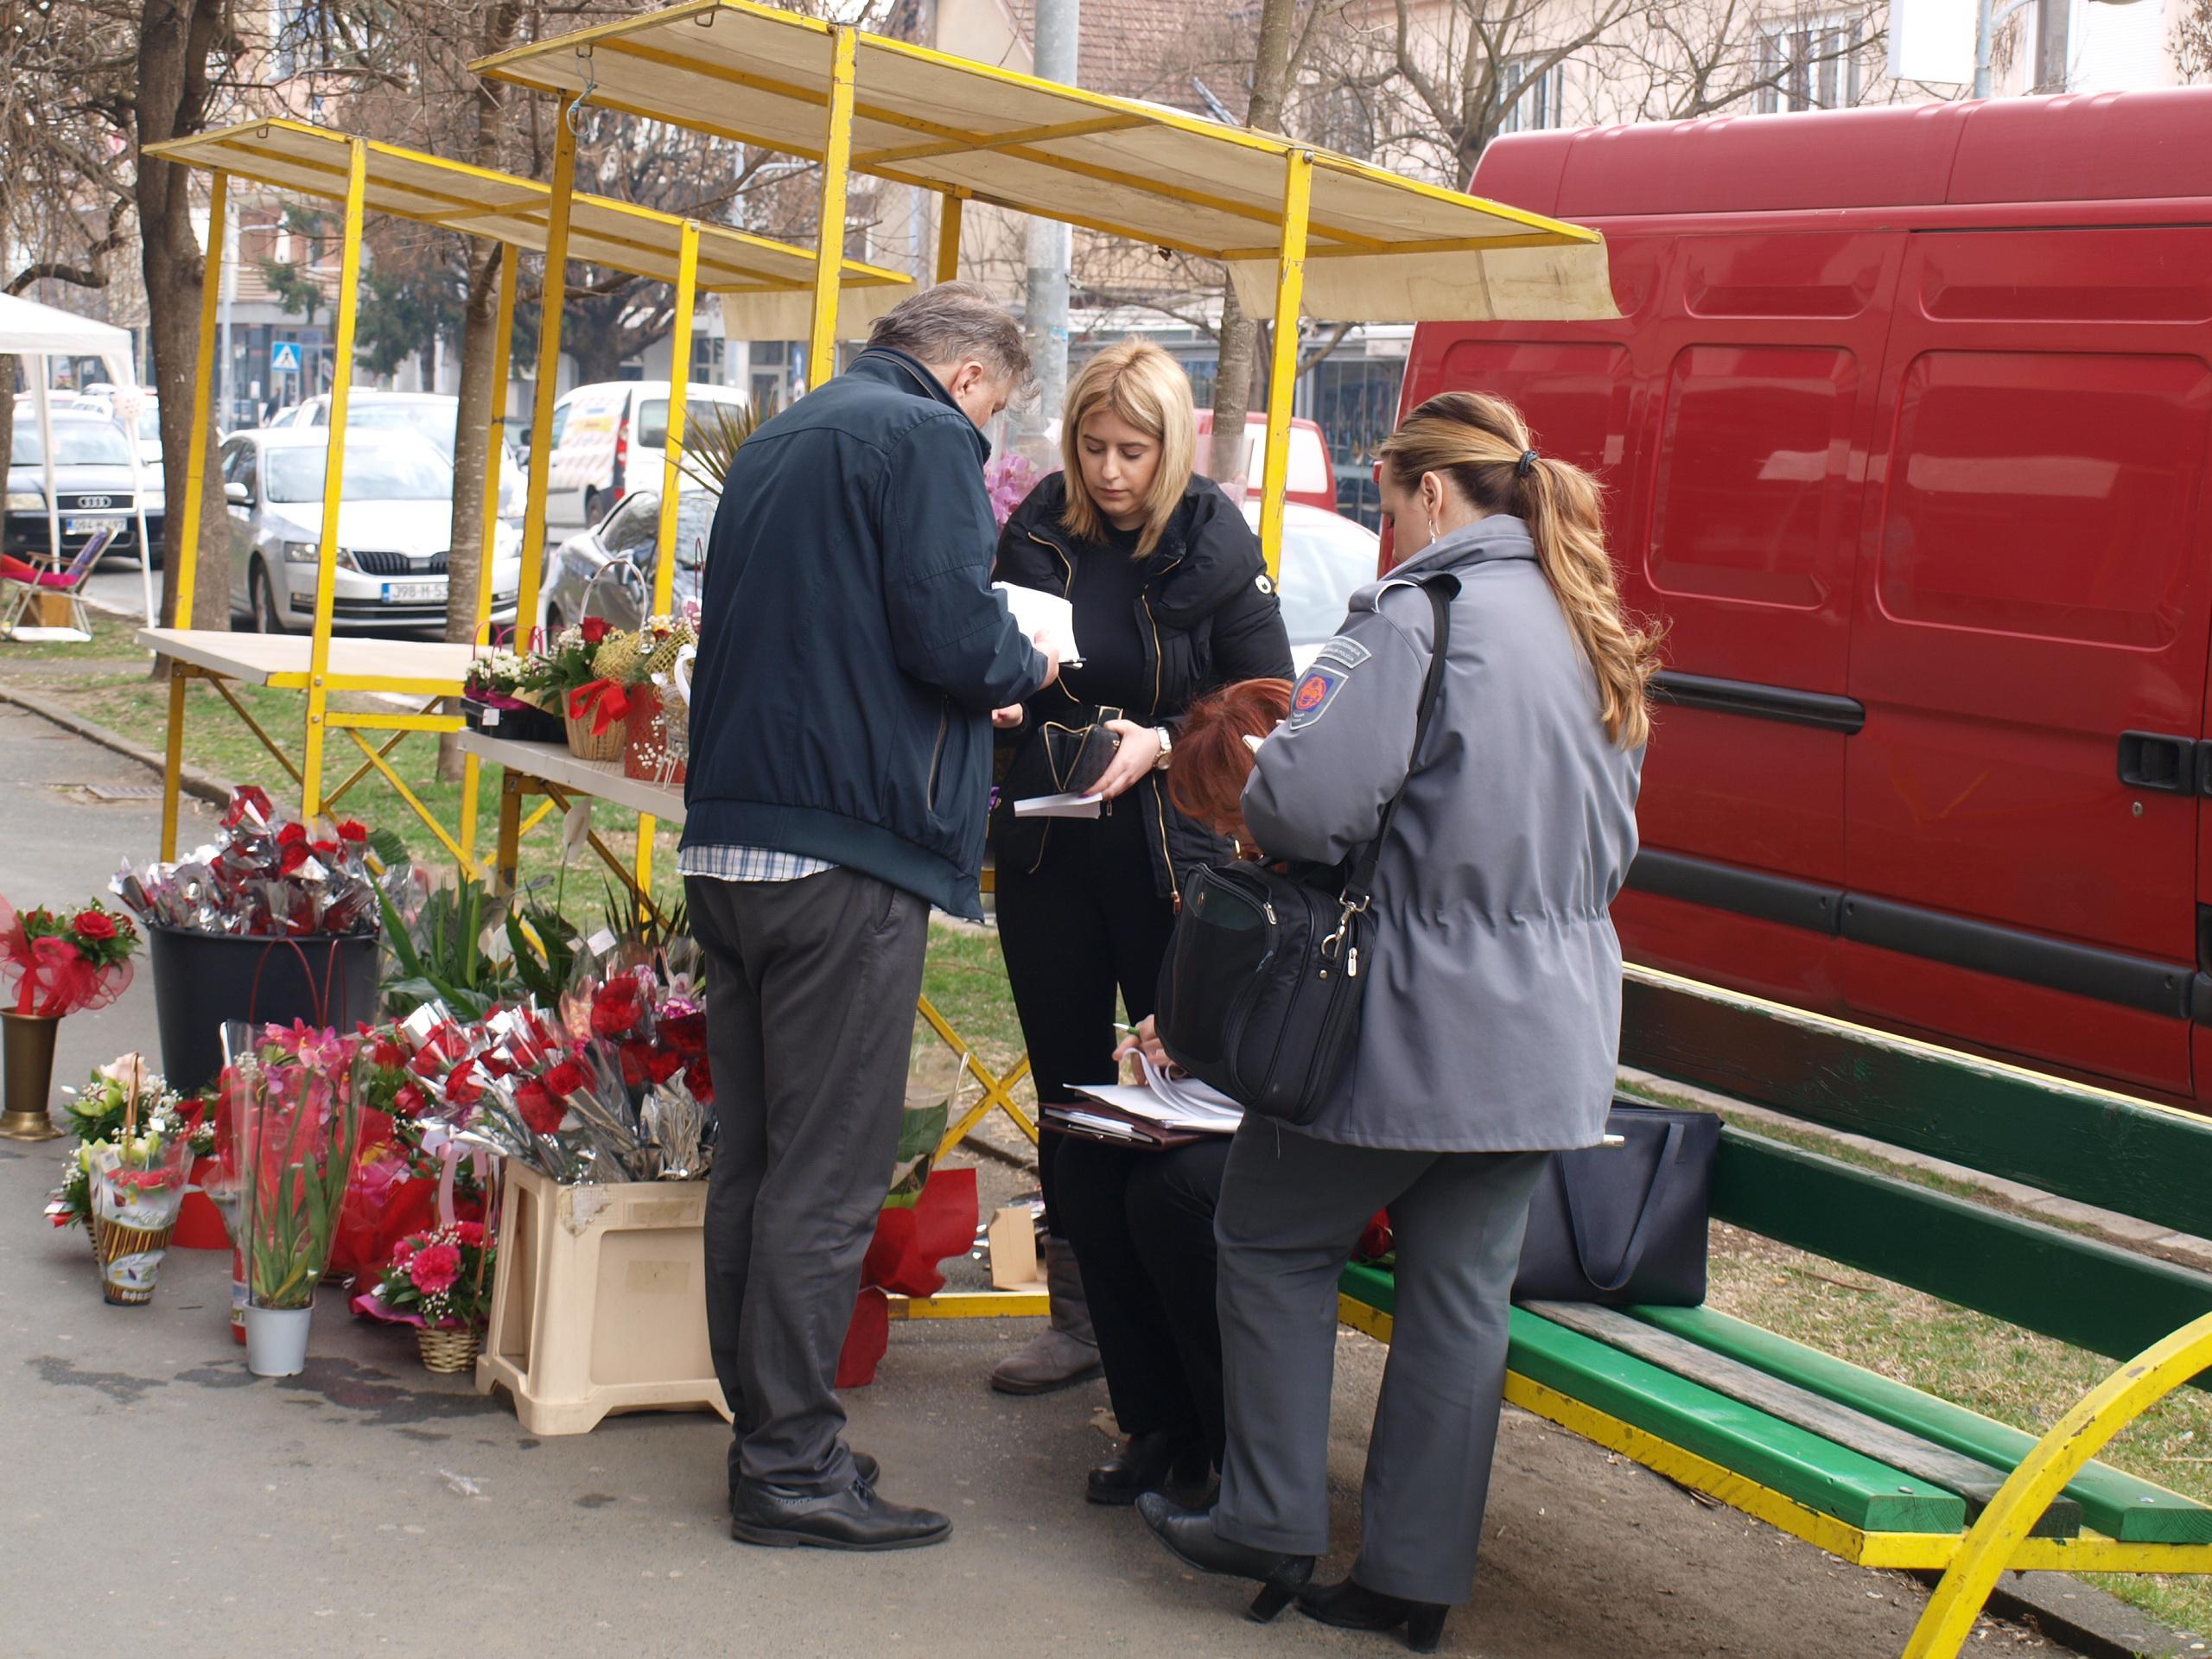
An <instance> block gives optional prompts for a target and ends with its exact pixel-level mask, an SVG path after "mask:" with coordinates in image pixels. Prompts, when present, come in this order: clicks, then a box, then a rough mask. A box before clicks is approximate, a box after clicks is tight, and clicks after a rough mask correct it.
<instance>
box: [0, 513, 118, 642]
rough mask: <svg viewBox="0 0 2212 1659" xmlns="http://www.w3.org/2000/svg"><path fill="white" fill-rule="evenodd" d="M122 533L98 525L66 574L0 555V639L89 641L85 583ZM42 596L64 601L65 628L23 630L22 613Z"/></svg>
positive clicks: (89, 632)
mask: <svg viewBox="0 0 2212 1659" xmlns="http://www.w3.org/2000/svg"><path fill="white" fill-rule="evenodd" d="M122 533H123V528H122V526H121V525H119V524H103V525H101V526H100V528H99V529H98V530H96V531H93V532H92V534H91V535H90V536H89V537H86V540H85V544H84V546H82V547H80V548H79V549H78V550H77V556H76V557H75V558H73V559H72V560H71V561H70V562H69V567H68V569H66V570H42V569H40V568H39V567H38V565H37V564H35V563H26V562H25V561H23V560H22V559H16V558H10V557H9V556H7V555H5V554H0V635H4V636H5V637H7V638H8V639H70V640H75V641H78V642H79V643H84V642H88V641H89V640H90V639H92V618H91V617H90V616H88V615H86V612H85V591H84V590H85V579H86V577H87V576H89V575H92V567H93V566H94V565H95V564H98V563H99V558H100V555H101V554H103V553H105V552H106V551H107V550H108V548H109V546H110V544H111V543H113V542H114V540H115V538H116V537H118V536H120V535H121V534H122ZM41 594H61V595H62V596H63V597H64V598H66V599H67V601H68V602H69V620H70V626H68V627H66V628H51V627H43V626H31V627H26V626H23V613H24V612H26V611H28V610H29V609H30V608H31V607H32V606H33V605H35V604H36V603H37V601H38V600H39V598H40V596H41Z"/></svg>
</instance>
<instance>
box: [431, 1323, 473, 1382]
mask: <svg viewBox="0 0 2212 1659" xmlns="http://www.w3.org/2000/svg"><path fill="white" fill-rule="evenodd" d="M415 1342H416V1346H417V1347H418V1348H420V1349H421V1350H422V1352H423V1364H425V1365H427V1366H428V1367H429V1369H430V1370H434V1371H435V1372H437V1373H438V1374H439V1375H441V1376H452V1375H453V1374H454V1373H455V1372H456V1371H466V1370H470V1369H471V1368H473V1367H474V1365H475V1363H476V1356H477V1354H478V1353H479V1352H480V1351H481V1350H482V1349H483V1346H484V1333H483V1332H481V1331H480V1330H478V1329H477V1328H476V1327H475V1326H474V1325H440V1326H437V1327H436V1328H435V1329H433V1328H432V1327H431V1326H429V1325H418V1326H417V1327H416V1331H415Z"/></svg>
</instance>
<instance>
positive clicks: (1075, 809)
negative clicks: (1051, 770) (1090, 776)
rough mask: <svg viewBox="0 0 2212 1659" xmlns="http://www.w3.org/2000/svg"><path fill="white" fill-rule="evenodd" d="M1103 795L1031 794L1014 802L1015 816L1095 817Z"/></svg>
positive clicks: (1102, 800) (1103, 798)
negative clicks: (1025, 798)
mask: <svg viewBox="0 0 2212 1659" xmlns="http://www.w3.org/2000/svg"><path fill="white" fill-rule="evenodd" d="M1104 800H1105V797H1104V796H1103V795H1032V796H1031V797H1029V798H1028V799H1027V800H1022V801H1016V802H1015V803H1014V817H1017V818H1095V817H1097V816H1098V809H1099V807H1100V805H1101V804H1102V803H1103V802H1104Z"/></svg>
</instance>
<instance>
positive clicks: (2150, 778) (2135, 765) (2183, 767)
mask: <svg viewBox="0 0 2212 1659" xmlns="http://www.w3.org/2000/svg"><path fill="white" fill-rule="evenodd" d="M2199 770H2200V768H2199V766H2198V764H2197V743H2196V739H2195V738H2193V737H2169V736H2167V735H2165V734H2164V733H2160V732H2122V733H2121V734H2120V782H2121V783H2123V784H2126V785H2127V786H2128V787H2129V788H2130V789H2155V790H2158V791H2161V792H2162V793H2164V794H2168V795H2194V794H2196V792H2197V790H2198V787H2199V780H2198V772H2199ZM2207 775H2208V779H2212V772H2208V774H2207Z"/></svg>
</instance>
